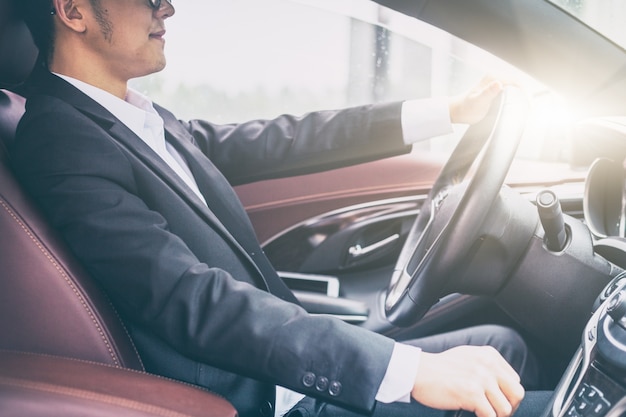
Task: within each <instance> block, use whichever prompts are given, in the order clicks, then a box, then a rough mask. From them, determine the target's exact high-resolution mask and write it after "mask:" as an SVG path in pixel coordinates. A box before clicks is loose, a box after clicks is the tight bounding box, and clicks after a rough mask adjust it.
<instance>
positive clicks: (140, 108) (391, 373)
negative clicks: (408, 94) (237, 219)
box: [56, 74, 452, 417]
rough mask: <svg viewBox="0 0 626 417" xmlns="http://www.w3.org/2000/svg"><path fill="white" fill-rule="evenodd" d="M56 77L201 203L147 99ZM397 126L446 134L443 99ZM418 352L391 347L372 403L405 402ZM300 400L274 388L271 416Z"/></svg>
mask: <svg viewBox="0 0 626 417" xmlns="http://www.w3.org/2000/svg"><path fill="white" fill-rule="evenodd" d="M56 75H58V76H59V77H61V78H63V79H64V80H66V81H67V82H69V83H70V84H72V85H74V86H75V87H76V88H78V89H79V90H81V91H82V92H83V93H85V94H86V95H87V96H89V97H91V98H92V99H93V100H95V101H96V102H98V103H99V104H100V105H101V106H102V107H104V108H105V109H107V110H108V111H109V112H111V114H113V116H115V117H116V118H117V119H119V120H120V121H121V122H122V123H123V124H124V125H126V126H127V127H128V128H129V129H130V130H132V131H133V132H134V133H135V134H136V135H137V136H139V137H140V138H141V139H142V140H143V141H144V142H145V143H146V144H147V145H148V146H149V147H150V148H151V149H152V150H153V151H154V152H156V153H157V154H158V155H159V156H160V157H161V158H162V159H163V160H164V161H165V163H167V165H168V166H169V167H170V168H172V170H173V171H174V172H176V174H177V175H178V176H179V177H180V178H181V179H182V180H183V181H184V182H185V184H187V185H188V186H189V188H190V189H191V190H192V191H193V192H194V193H195V194H196V195H197V196H198V197H199V198H200V199H201V200H202V201H203V202H204V204H206V201H205V199H204V197H203V196H202V194H201V193H200V190H199V189H198V185H197V184H196V181H195V179H194V178H193V175H192V173H191V171H190V170H189V167H188V165H187V163H186V161H185V159H184V158H183V157H182V155H180V154H179V153H178V151H176V149H175V148H174V147H173V146H171V145H170V144H169V143H167V141H166V140H165V130H164V127H163V125H164V123H163V119H162V118H161V117H160V116H159V114H158V113H157V112H156V110H155V109H154V106H153V105H152V102H151V101H150V100H149V99H148V98H146V97H145V96H143V95H142V94H140V93H138V92H136V91H134V90H132V89H129V90H128V92H127V94H126V100H122V99H120V98H118V97H116V96H114V95H113V94H110V93H108V92H106V91H104V90H101V89H99V88H96V87H94V86H92V85H89V84H86V83H84V82H82V81H80V80H76V79H74V78H71V77H68V76H65V75H61V74H56ZM401 123H402V134H403V139H404V142H405V143H406V144H407V145H410V144H413V143H415V142H418V141H420V140H424V139H428V138H431V137H434V136H439V135H444V134H447V133H451V132H452V123H451V121H450V112H449V107H448V100H447V99H446V98H429V99H420V100H409V101H406V102H404V103H403V105H402V112H401ZM420 352H421V350H420V349H419V348H416V347H413V346H409V345H405V344H402V343H396V344H395V345H394V349H393V353H392V355H391V360H390V361H389V365H388V366H387V371H386V373H385V376H384V378H383V380H382V383H381V385H380V387H379V389H378V392H377V394H376V400H377V401H380V402H383V403H391V402H396V401H401V402H409V401H410V394H411V390H412V389H413V384H414V381H415V375H416V374H417V367H418V364H419V356H420ZM303 397H304V395H302V394H300V393H297V392H294V391H290V390H288V389H286V388H284V387H280V386H277V387H276V411H275V417H280V416H282V415H283V414H285V413H286V412H287V411H289V410H290V409H291V408H292V407H293V406H294V405H295V404H296V403H297V402H298V401H300V400H301V399H302V398H303Z"/></svg>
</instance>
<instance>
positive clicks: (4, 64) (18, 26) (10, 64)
mask: <svg viewBox="0 0 626 417" xmlns="http://www.w3.org/2000/svg"><path fill="white" fill-rule="evenodd" d="M37 55H38V50H37V47H36V46H35V43H34V42H33V39H32V37H31V35H30V32H29V30H28V28H27V27H26V24H25V23H24V22H23V21H22V20H21V19H20V18H19V17H18V16H17V13H16V12H15V10H14V7H13V3H12V0H0V88H11V87H15V86H17V85H19V84H20V83H22V82H23V81H24V80H25V79H26V78H27V77H28V75H29V74H30V72H31V71H32V69H33V67H34V66H35V62H36V61H37Z"/></svg>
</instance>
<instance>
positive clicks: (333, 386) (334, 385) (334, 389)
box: [328, 381, 343, 397]
mask: <svg viewBox="0 0 626 417" xmlns="http://www.w3.org/2000/svg"><path fill="white" fill-rule="evenodd" d="M342 388H343V387H342V386H341V382H339V381H333V382H331V383H330V386H329V387H328V393H329V394H330V395H331V396H332V397H337V396H339V395H340V394H341V389H342Z"/></svg>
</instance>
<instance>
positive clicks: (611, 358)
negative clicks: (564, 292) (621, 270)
mask: <svg viewBox="0 0 626 417" xmlns="http://www.w3.org/2000/svg"><path fill="white" fill-rule="evenodd" d="M605 416H606V417H619V416H626V274H620V275H619V276H617V277H615V279H613V280H612V281H611V283H610V284H609V285H608V286H607V287H606V288H605V289H604V291H603V292H602V294H600V296H599V297H598V300H597V302H596V305H595V309H594V312H593V315H592V317H591V319H590V320H589V322H588V323H587V326H586V327H585V330H584V332H583V335H582V342H581V345H580V348H579V349H578V351H577V352H576V354H575V355H574V357H573V359H572V361H571V362H570V364H569V366H568V368H567V370H566V371H565V373H564V375H563V377H562V378H561V381H560V382H559V385H558V386H557V388H556V390H555V393H554V396H553V397H552V400H551V404H550V407H549V408H548V409H547V410H546V412H545V413H544V416H543V417H605Z"/></svg>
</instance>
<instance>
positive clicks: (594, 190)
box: [583, 158, 625, 238]
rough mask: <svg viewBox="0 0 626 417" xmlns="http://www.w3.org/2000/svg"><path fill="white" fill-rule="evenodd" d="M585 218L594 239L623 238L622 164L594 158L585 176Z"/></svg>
mask: <svg viewBox="0 0 626 417" xmlns="http://www.w3.org/2000/svg"><path fill="white" fill-rule="evenodd" d="M583 210H584V215H585V221H586V222H587V225H588V226H589V230H591V232H592V233H593V235H594V236H595V237H597V238H605V237H608V236H619V237H624V235H625V234H624V225H625V223H624V166H623V164H622V162H621V161H620V162H617V161H613V160H611V159H608V158H598V159H596V160H595V161H594V162H593V164H592V165H591V167H590V168H589V173H588V175H587V180H586V182H585V197H584V200H583Z"/></svg>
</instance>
